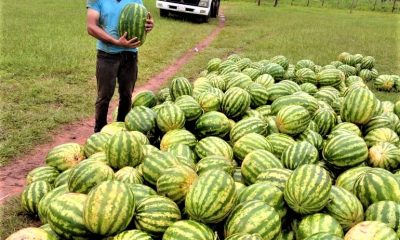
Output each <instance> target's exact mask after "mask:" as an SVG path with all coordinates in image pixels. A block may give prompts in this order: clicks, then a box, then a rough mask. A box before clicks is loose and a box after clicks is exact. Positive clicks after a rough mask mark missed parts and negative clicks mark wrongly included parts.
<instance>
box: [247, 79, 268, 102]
mask: <svg viewBox="0 0 400 240" xmlns="http://www.w3.org/2000/svg"><path fill="white" fill-rule="evenodd" d="M246 90H247V92H248V93H250V97H251V104H250V105H251V107H253V108H256V107H260V106H263V105H265V104H266V103H267V101H268V90H267V88H266V87H264V86H263V85H261V84H259V83H252V84H250V85H249V86H248V87H247V88H246Z"/></svg>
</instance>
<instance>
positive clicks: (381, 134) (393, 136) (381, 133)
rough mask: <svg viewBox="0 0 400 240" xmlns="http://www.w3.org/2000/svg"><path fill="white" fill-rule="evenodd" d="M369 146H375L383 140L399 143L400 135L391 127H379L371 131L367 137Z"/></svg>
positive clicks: (365, 138)
mask: <svg viewBox="0 0 400 240" xmlns="http://www.w3.org/2000/svg"><path fill="white" fill-rule="evenodd" d="M364 140H365V142H366V143H367V145H368V147H371V146H374V145H376V144H379V143H381V142H388V143H392V144H395V145H397V144H398V143H399V142H400V139H399V136H398V135H397V133H396V132H395V131H393V130H392V129H390V128H377V129H374V130H372V131H370V132H369V133H368V134H367V135H366V136H365V137H364Z"/></svg>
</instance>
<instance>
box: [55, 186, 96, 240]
mask: <svg viewBox="0 0 400 240" xmlns="http://www.w3.org/2000/svg"><path fill="white" fill-rule="evenodd" d="M87 198H88V197H87V196H86V195H85V194H82V193H65V194H62V195H59V196H57V197H55V198H54V199H53V200H52V201H51V203H50V204H49V206H48V212H47V220H48V222H49V225H50V227H51V229H52V230H53V231H54V232H55V233H57V235H59V236H60V238H62V239H79V238H90V236H91V235H92V233H90V232H89V231H88V229H87V228H86V226H85V224H84V220H83V211H84V205H85V202H86V201H87Z"/></svg>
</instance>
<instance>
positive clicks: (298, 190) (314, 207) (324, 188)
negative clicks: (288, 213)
mask: <svg viewBox="0 0 400 240" xmlns="http://www.w3.org/2000/svg"><path fill="white" fill-rule="evenodd" d="M300 182H306V183H307V184H301V185H299V183H300ZM331 186H332V183H331V178H330V176H329V173H328V172H327V171H326V170H325V169H323V168H321V167H319V166H317V165H311V164H305V165H301V166H300V167H298V168H297V169H296V170H294V171H293V173H292V174H291V175H290V177H289V179H288V180H287V182H286V186H285V190H284V192H283V193H284V196H285V201H286V203H287V204H288V206H289V207H290V208H291V209H292V210H294V211H295V212H297V213H300V214H311V213H316V212H318V211H320V210H321V209H323V208H324V207H325V206H326V204H327V203H328V201H329V194H330V190H331Z"/></svg>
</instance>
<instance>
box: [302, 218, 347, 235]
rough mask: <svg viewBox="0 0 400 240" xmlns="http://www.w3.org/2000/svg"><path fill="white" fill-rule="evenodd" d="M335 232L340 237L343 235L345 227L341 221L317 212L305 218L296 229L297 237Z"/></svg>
mask: <svg viewBox="0 0 400 240" xmlns="http://www.w3.org/2000/svg"><path fill="white" fill-rule="evenodd" d="M320 232H326V233H333V234H334V235H336V236H338V237H343V229H342V227H341V226H340V224H339V222H338V221H337V220H336V219H335V218H333V217H331V216H329V215H327V214H323V213H316V214H313V215H309V216H306V217H305V218H303V219H302V220H301V222H300V224H299V226H298V229H297V231H296V239H305V238H307V237H309V236H312V235H313V234H315V233H320Z"/></svg>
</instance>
